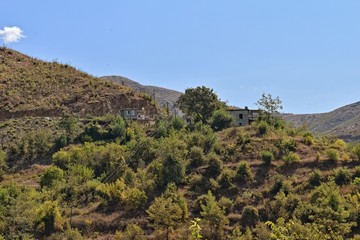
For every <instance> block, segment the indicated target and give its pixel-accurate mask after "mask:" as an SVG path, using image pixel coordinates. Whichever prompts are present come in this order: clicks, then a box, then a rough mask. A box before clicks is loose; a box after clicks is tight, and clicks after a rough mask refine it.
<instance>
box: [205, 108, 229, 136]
mask: <svg viewBox="0 0 360 240" xmlns="http://www.w3.org/2000/svg"><path fill="white" fill-rule="evenodd" d="M234 121H235V120H234V117H233V116H232V115H231V114H230V113H228V112H227V111H225V110H224V109H219V110H215V111H214V113H213V115H212V118H211V120H210V125H211V128H212V129H214V131H221V130H223V129H225V128H228V127H230V126H231V125H232V124H233V123H234Z"/></svg>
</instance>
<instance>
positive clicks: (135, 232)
mask: <svg viewBox="0 0 360 240" xmlns="http://www.w3.org/2000/svg"><path fill="white" fill-rule="evenodd" d="M115 239H117V240H142V239H144V231H143V230H142V229H141V227H139V226H138V225H136V224H129V225H127V226H126V228H125V230H124V231H123V232H118V231H116V234H115Z"/></svg>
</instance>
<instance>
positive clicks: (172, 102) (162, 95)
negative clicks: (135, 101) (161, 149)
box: [101, 76, 182, 114]
mask: <svg viewBox="0 0 360 240" xmlns="http://www.w3.org/2000/svg"><path fill="white" fill-rule="evenodd" d="M101 79H105V80H110V81H112V82H114V83H117V84H120V85H123V86H127V87H130V88H132V89H133V90H134V91H137V92H141V93H144V94H148V95H149V96H151V97H152V98H155V100H156V101H157V102H158V103H159V104H160V106H161V107H164V108H166V107H167V104H169V109H170V111H172V112H173V111H175V108H176V101H177V100H178V99H179V97H180V95H181V94H182V92H179V91H175V90H172V89H167V88H163V87H158V86H146V85H142V84H140V83H138V82H136V81H134V80H131V79H129V78H126V77H122V76H103V77H101ZM176 111H177V112H180V110H179V109H177V108H176ZM180 114H181V113H180Z"/></svg>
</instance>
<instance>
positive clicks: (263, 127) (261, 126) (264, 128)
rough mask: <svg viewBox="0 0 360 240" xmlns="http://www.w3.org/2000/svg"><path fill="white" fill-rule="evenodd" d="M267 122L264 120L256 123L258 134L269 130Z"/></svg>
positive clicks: (263, 133)
mask: <svg viewBox="0 0 360 240" xmlns="http://www.w3.org/2000/svg"><path fill="white" fill-rule="evenodd" d="M269 128H270V127H269V124H268V123H267V122H265V121H261V122H259V124H258V133H259V135H260V136H263V135H265V134H266V133H268V132H269Z"/></svg>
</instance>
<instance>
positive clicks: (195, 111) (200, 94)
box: [177, 86, 225, 123]
mask: <svg viewBox="0 0 360 240" xmlns="http://www.w3.org/2000/svg"><path fill="white" fill-rule="evenodd" d="M177 103H178V105H179V108H180V109H181V110H182V111H183V112H184V113H186V114H187V115H188V116H189V117H190V118H191V119H192V120H194V121H195V122H200V121H201V122H203V123H207V122H208V121H209V120H210V118H211V116H212V115H213V113H214V111H215V110H218V109H221V108H223V107H224V105H225V104H224V103H222V102H221V101H220V100H219V98H218V96H217V95H216V94H215V93H214V91H213V89H211V88H207V87H205V86H202V87H196V88H188V89H186V90H185V93H184V94H183V95H181V96H180V97H179V99H178V101H177Z"/></svg>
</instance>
